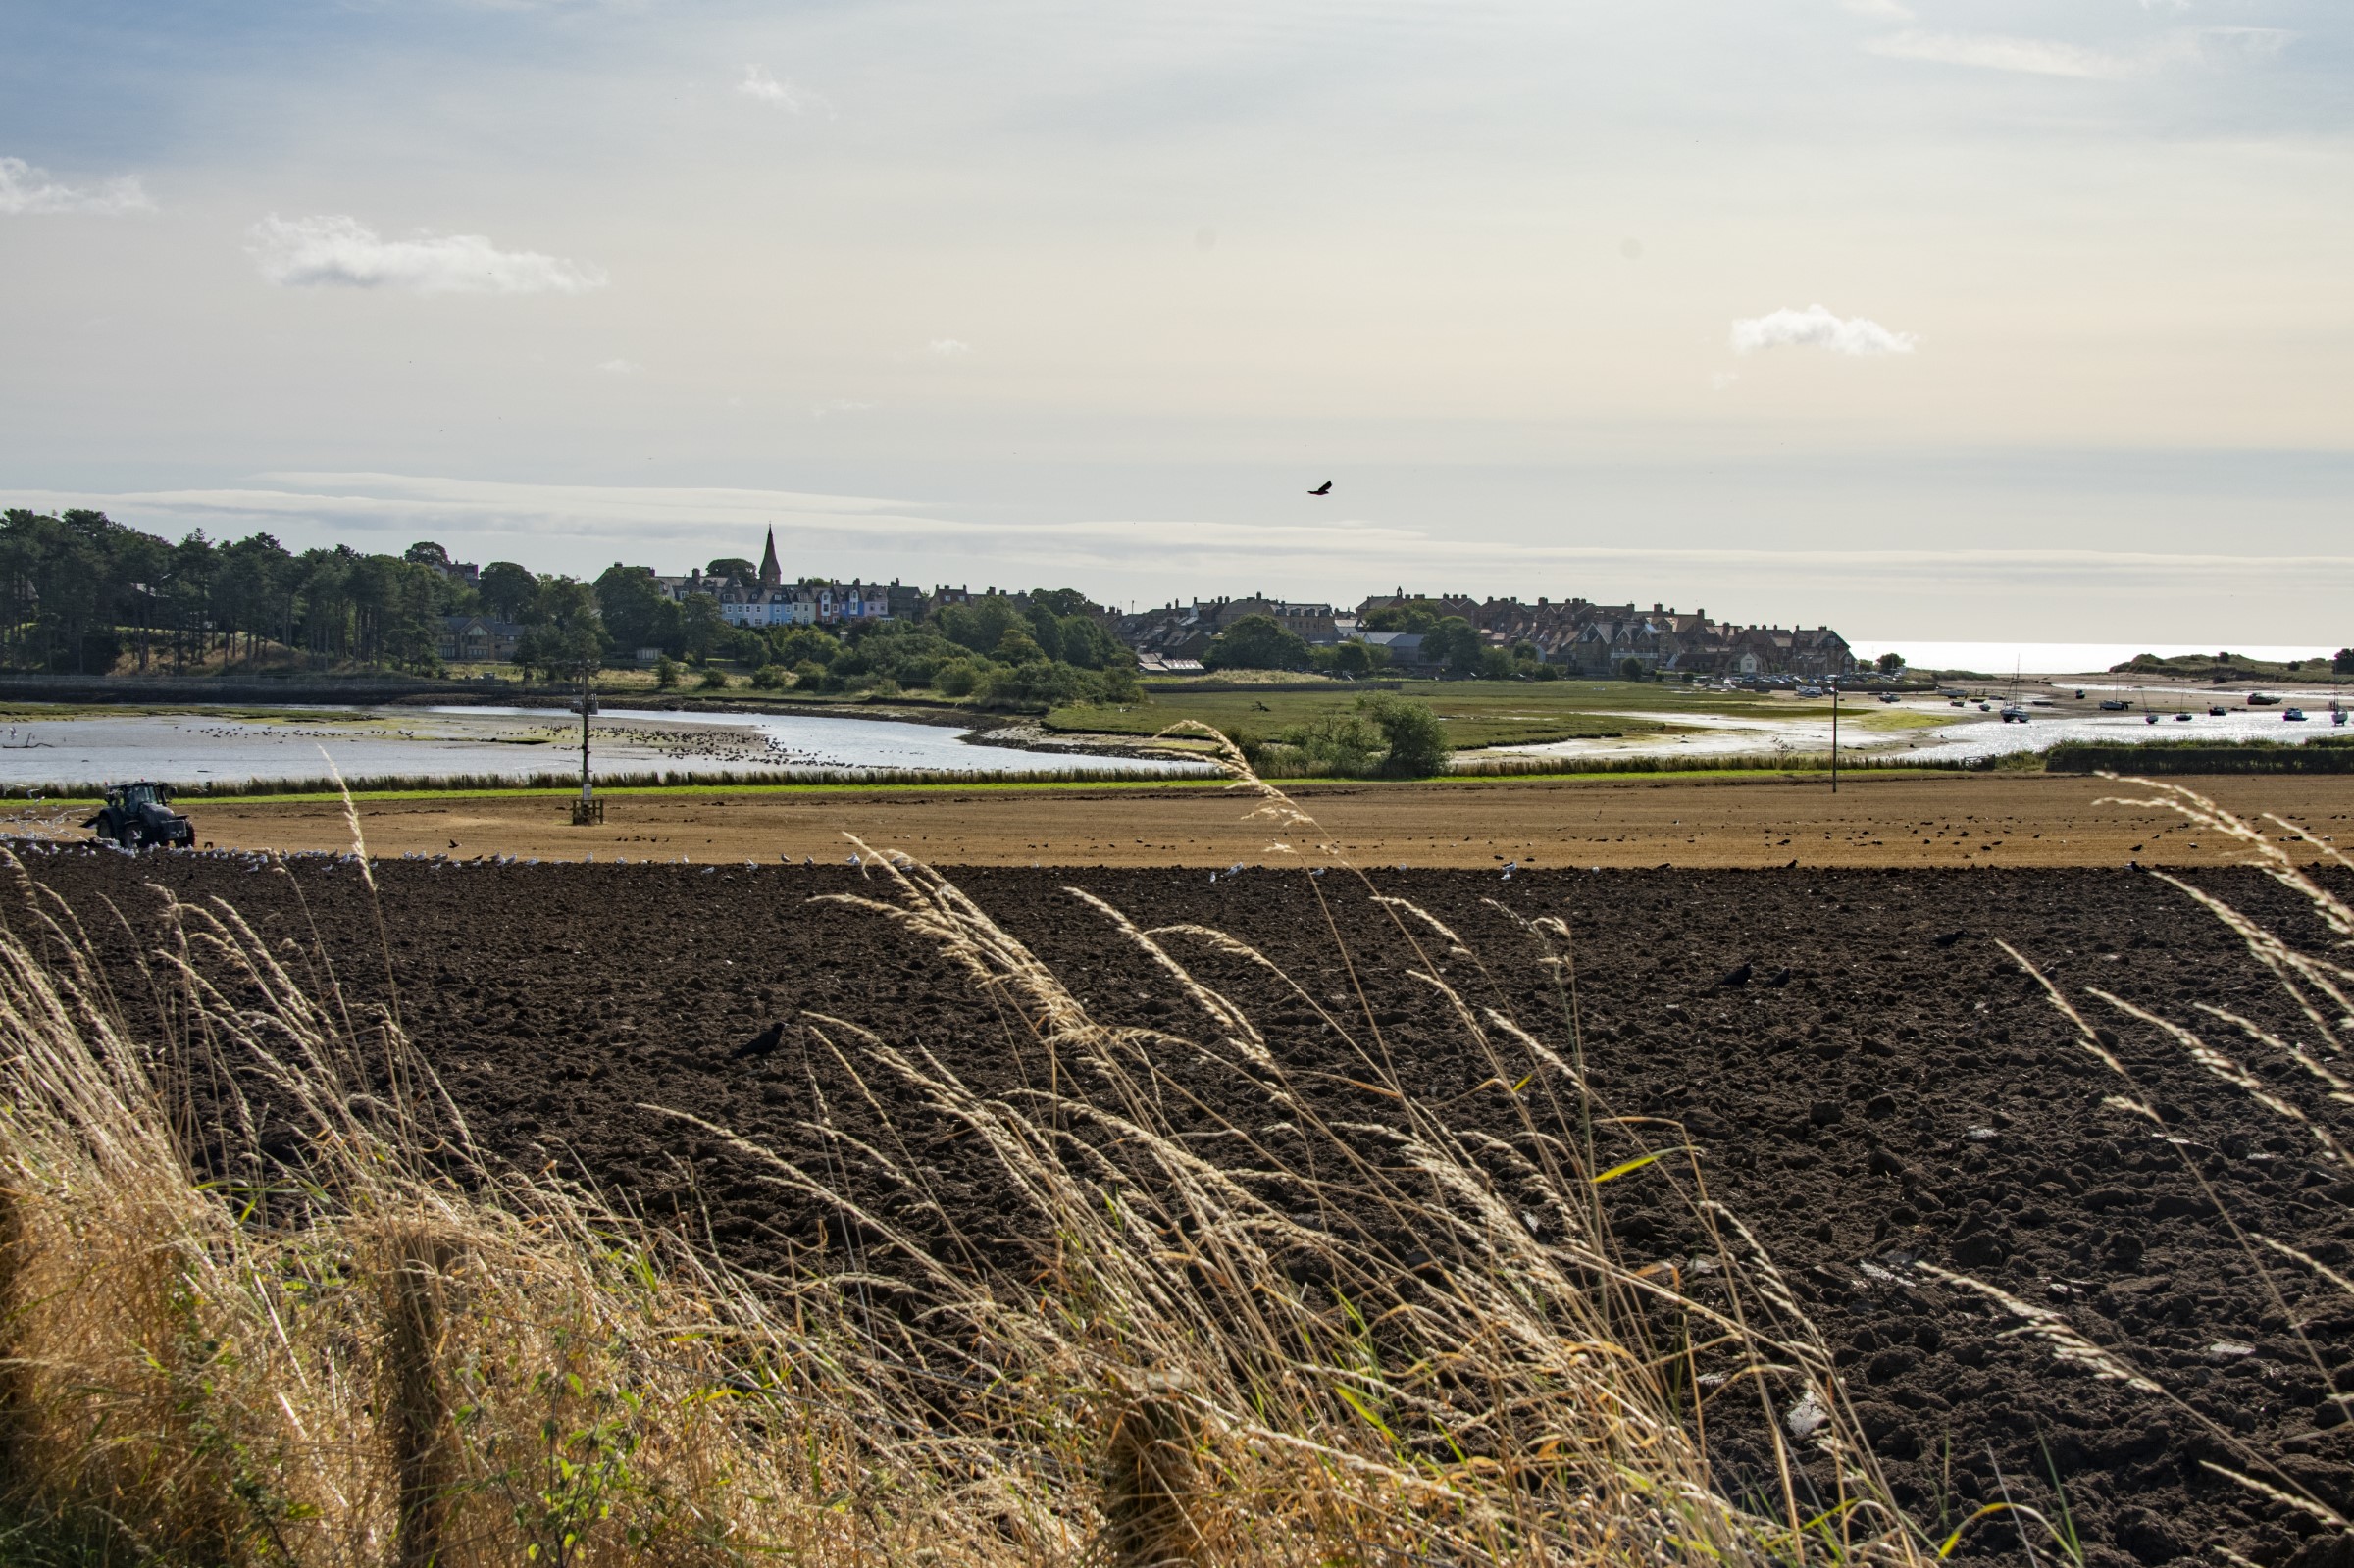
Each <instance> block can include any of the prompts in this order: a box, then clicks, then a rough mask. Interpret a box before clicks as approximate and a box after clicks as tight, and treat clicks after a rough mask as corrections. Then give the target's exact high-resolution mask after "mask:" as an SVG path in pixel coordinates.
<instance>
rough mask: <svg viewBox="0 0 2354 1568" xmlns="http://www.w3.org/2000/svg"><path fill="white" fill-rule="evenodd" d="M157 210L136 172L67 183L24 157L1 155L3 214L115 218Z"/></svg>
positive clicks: (0, 203)
mask: <svg viewBox="0 0 2354 1568" xmlns="http://www.w3.org/2000/svg"><path fill="white" fill-rule="evenodd" d="M154 210H155V203H154V202H153V201H151V200H149V199H148V196H147V192H146V191H144V190H142V189H141V188H140V187H139V177H138V176H136V175H122V176H119V177H116V178H113V179H110V180H107V181H106V182H105V183H103V184H98V185H68V184H63V183H61V182H59V181H58V180H56V179H54V178H52V177H50V174H49V171H48V170H46V169H35V168H34V167H33V166H32V165H30V164H28V163H26V161H25V160H24V159H22V158H0V217H5V218H28V217H32V216H34V215H35V214H45V213H91V214H95V215H97V216H99V217H104V218H113V217H118V216H120V215H122V214H124V213H145V212H153V211H154Z"/></svg>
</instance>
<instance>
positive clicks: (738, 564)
mask: <svg viewBox="0 0 2354 1568" xmlns="http://www.w3.org/2000/svg"><path fill="white" fill-rule="evenodd" d="M703 576H705V577H707V578H717V579H719V580H720V581H721V582H728V581H729V580H731V579H741V580H742V581H743V582H759V581H760V569H759V568H758V567H756V566H754V565H752V563H751V562H749V561H747V560H745V559H744V558H743V557H742V556H741V555H723V556H721V557H720V558H719V559H718V560H716V561H714V562H712V563H711V564H710V565H709V566H706V567H704V568H703Z"/></svg>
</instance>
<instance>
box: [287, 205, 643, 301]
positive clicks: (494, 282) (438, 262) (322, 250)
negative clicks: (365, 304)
mask: <svg viewBox="0 0 2354 1568" xmlns="http://www.w3.org/2000/svg"><path fill="white" fill-rule="evenodd" d="M245 249H246V253H247V254H248V255H250V256H252V257H253V259H254V261H255V263H256V264H257V265H258V266H259V267H260V268H261V270H262V276H263V277H264V278H267V279H269V280H270V281H271V282H273V283H276V284H277V285H279V286H280V287H281V288H405V289H410V290H413V291H414V292H416V293H420V294H581V293H586V292H588V290H589V289H592V288H602V287H603V286H604V284H605V275H604V274H603V273H602V272H600V271H599V270H597V269H596V268H594V267H587V266H583V265H582V264H580V263H578V262H572V261H567V260H565V259H564V258H563V257H561V256H544V255H541V254H540V253H539V252H537V251H536V250H500V249H499V248H498V247H497V246H495V245H493V244H491V243H490V241H489V240H488V239H487V238H486V237H484V236H483V235H481V234H435V233H425V232H421V233H420V234H419V235H418V236H417V237H416V238H415V239H384V238H381V237H380V236H379V235H378V234H377V232H376V230H375V229H373V228H368V227H367V226H366V225H365V224H362V223H361V222H360V221H359V220H358V219H356V218H349V217H340V216H332V215H322V216H320V217H316V218H292V219H287V218H281V217H279V216H278V215H277V214H276V213H272V214H271V215H270V216H269V217H267V218H265V219H263V220H262V221H261V222H260V223H258V224H256V225H254V226H253V228H252V229H251V230H249V231H248V234H247V242H246V246H245Z"/></svg>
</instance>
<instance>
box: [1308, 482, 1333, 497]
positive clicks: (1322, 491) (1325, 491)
mask: <svg viewBox="0 0 2354 1568" xmlns="http://www.w3.org/2000/svg"><path fill="white" fill-rule="evenodd" d="M1307 493H1308V494H1310V495H1330V494H1331V493H1332V481H1330V480H1326V481H1324V482H1323V483H1321V484H1319V485H1317V486H1316V487H1315V488H1314V489H1312V490H1310V491H1308V492H1307Z"/></svg>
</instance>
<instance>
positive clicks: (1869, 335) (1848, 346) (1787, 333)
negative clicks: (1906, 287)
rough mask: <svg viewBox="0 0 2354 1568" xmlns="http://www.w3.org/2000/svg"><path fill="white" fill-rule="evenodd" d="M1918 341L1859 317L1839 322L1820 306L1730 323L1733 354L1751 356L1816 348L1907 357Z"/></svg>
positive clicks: (1835, 352)
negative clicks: (1769, 350)
mask: <svg viewBox="0 0 2354 1568" xmlns="http://www.w3.org/2000/svg"><path fill="white" fill-rule="evenodd" d="M1919 341H1920V339H1919V338H1918V337H1916V336H1914V335H1913V334H1912V333H1911V332H1892V331H1890V330H1889V329H1887V328H1885V327H1882V326H1881V325H1880V324H1879V323H1878V322H1875V321H1871V320H1869V319H1868V318H1866V317H1863V316H1850V317H1847V318H1845V319H1842V318H1840V317H1837V316H1834V315H1832V314H1831V313H1830V312H1829V311H1827V310H1825V309H1823V308H1822V307H1821V306H1820V305H1809V306H1808V307H1807V308H1806V309H1805V310H1787V309H1784V310H1777V311H1774V312H1773V313H1772V314H1770V315H1766V316H1751V317H1746V318H1743V319H1742V320H1739V321H1736V322H1734V323H1733V333H1732V346H1733V352H1734V353H1736V354H1755V353H1757V352H1758V351H1759V350H1760V349H1766V348H1820V349H1827V350H1828V351H1830V352H1831V353H1833V354H1850V355H1854V356H1857V357H1859V358H1862V357H1867V356H1869V355H1874V354H1910V353H1912V352H1913V348H1914V345H1915V344H1917V343H1919Z"/></svg>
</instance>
